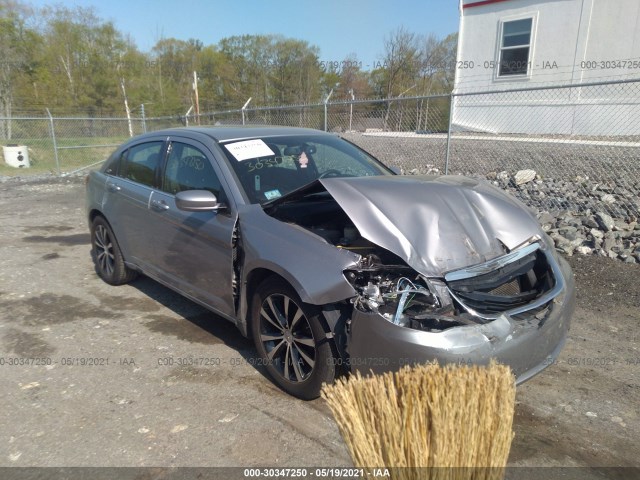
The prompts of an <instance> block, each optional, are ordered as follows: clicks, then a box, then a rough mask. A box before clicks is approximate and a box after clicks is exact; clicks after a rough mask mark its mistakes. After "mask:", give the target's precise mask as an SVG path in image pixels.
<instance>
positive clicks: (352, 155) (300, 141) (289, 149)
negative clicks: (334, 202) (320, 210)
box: [221, 135, 393, 203]
mask: <svg viewBox="0 0 640 480" xmlns="http://www.w3.org/2000/svg"><path fill="white" fill-rule="evenodd" d="M221 147H222V150H223V151H224V153H225V154H226V155H227V157H228V159H229V162H230V163H231V166H232V167H233V169H234V170H235V172H236V175H237V176H238V179H239V180H240V183H241V185H242V188H243V189H244V191H245V192H246V194H247V196H248V197H249V200H250V201H251V203H265V202H268V201H271V200H275V199H276V198H280V197H282V196H284V195H286V194H287V193H289V192H292V191H293V190H297V189H299V188H300V187H303V186H304V185H308V184H310V183H312V182H313V181H315V180H317V179H319V178H331V177H366V176H374V175H393V172H391V171H390V170H389V169H388V168H386V167H385V166H384V165H382V164H381V163H380V162H378V161H377V160H376V159H374V158H373V157H371V156H370V155H367V154H366V153H365V152H363V151H362V150H360V149H359V148H357V147H355V146H354V145H352V144H350V143H349V142H346V141H344V140H342V139H341V138H339V137H334V136H331V135H291V136H286V135H283V136H275V137H261V138H255V139H252V140H232V141H228V142H224V143H222V144H221Z"/></svg>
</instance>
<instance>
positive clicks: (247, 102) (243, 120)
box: [241, 97, 253, 125]
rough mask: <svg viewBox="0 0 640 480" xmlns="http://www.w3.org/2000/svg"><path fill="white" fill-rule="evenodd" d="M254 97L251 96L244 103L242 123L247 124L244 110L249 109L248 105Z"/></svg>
mask: <svg viewBox="0 0 640 480" xmlns="http://www.w3.org/2000/svg"><path fill="white" fill-rule="evenodd" d="M252 98H253V97H249V100H247V101H246V102H245V103H244V105H243V106H242V108H241V110H242V125H245V118H244V111H245V110H246V109H247V105H249V102H250V101H251V99H252Z"/></svg>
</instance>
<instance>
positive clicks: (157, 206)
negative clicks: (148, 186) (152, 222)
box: [151, 200, 169, 212]
mask: <svg viewBox="0 0 640 480" xmlns="http://www.w3.org/2000/svg"><path fill="white" fill-rule="evenodd" d="M151 208H153V209H154V210H158V211H160V212H163V211H165V210H169V205H167V204H166V203H165V202H164V200H151Z"/></svg>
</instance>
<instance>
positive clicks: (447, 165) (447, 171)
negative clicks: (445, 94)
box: [444, 92, 455, 175]
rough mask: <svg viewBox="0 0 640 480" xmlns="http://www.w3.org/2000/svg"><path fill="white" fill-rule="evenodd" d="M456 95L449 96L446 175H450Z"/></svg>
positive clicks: (445, 160)
mask: <svg viewBox="0 0 640 480" xmlns="http://www.w3.org/2000/svg"><path fill="white" fill-rule="evenodd" d="M454 101H455V95H454V94H453V92H451V94H450V95H449V126H448V127H447V153H446V156H445V159H444V174H445V175H449V151H450V148H451V122H452V121H453V102H454Z"/></svg>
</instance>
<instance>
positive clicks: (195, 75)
mask: <svg viewBox="0 0 640 480" xmlns="http://www.w3.org/2000/svg"><path fill="white" fill-rule="evenodd" d="M193 93H194V95H195V100H196V101H195V104H196V122H198V125H200V100H198V73H197V72H196V71H194V72H193Z"/></svg>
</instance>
